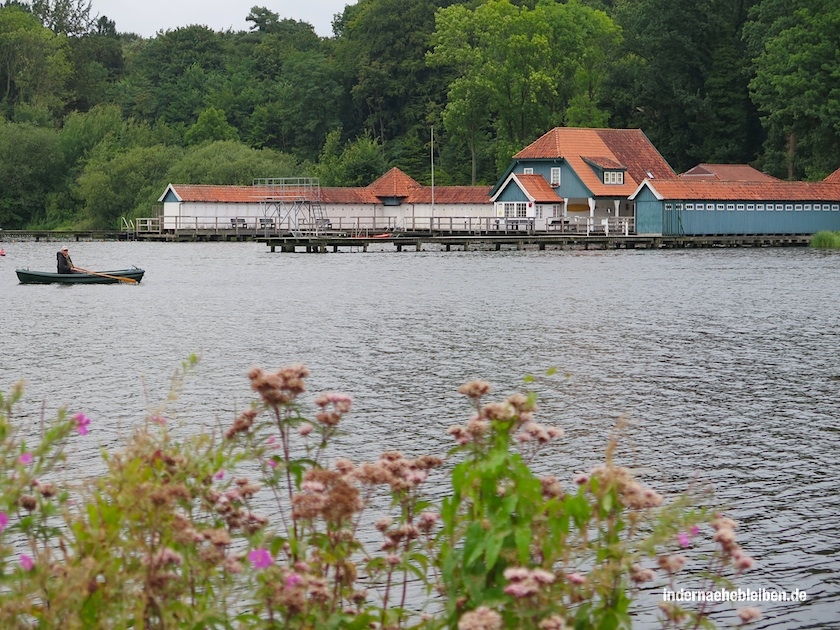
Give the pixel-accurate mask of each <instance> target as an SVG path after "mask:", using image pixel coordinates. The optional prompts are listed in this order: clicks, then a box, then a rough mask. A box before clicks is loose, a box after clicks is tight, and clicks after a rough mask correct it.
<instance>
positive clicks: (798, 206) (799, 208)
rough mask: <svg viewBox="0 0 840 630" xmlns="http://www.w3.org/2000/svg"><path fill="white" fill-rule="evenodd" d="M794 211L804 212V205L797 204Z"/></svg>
mask: <svg viewBox="0 0 840 630" xmlns="http://www.w3.org/2000/svg"><path fill="white" fill-rule="evenodd" d="M794 210H796V211H797V212H802V204H801V203H798V204H796V205H795V206H794Z"/></svg>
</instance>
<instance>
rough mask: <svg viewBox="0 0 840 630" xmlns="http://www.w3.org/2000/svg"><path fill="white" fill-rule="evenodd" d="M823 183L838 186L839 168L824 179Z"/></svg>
mask: <svg viewBox="0 0 840 630" xmlns="http://www.w3.org/2000/svg"><path fill="white" fill-rule="evenodd" d="M823 181H824V182H826V183H828V184H840V168H838V169H837V170H836V171H834V172H833V173H832V174H831V175H829V176H828V177H826V178H825V179H824V180H823Z"/></svg>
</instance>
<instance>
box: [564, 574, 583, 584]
mask: <svg viewBox="0 0 840 630" xmlns="http://www.w3.org/2000/svg"><path fill="white" fill-rule="evenodd" d="M566 579H567V580H569V582H571V583H572V584H584V583H585V582H586V578H585V577H583V576H582V575H581V574H580V573H569V574H568V575H567V576H566Z"/></svg>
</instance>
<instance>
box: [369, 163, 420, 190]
mask: <svg viewBox="0 0 840 630" xmlns="http://www.w3.org/2000/svg"><path fill="white" fill-rule="evenodd" d="M419 187H420V184H418V183H417V182H416V181H415V180H413V179H412V178H411V177H409V176H408V175H406V174H405V173H403V172H402V171H401V170H400V169H398V168H397V167H396V166H395V167H394V168H392V169H391V170H390V171H388V172H387V173H385V174H384V175H383V176H382V177H380V178H379V179H377V180H376V181H375V182H373V183H372V184H370V185H369V186H368V190H370V191H371V192H372V193H373V194H375V195H376V196H378V197H408V196H409V195H410V194H411V191H412V190H414V189H415V188H419Z"/></svg>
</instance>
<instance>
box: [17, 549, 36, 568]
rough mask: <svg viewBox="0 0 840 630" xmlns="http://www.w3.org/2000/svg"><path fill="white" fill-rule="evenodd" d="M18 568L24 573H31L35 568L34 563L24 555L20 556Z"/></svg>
mask: <svg viewBox="0 0 840 630" xmlns="http://www.w3.org/2000/svg"><path fill="white" fill-rule="evenodd" d="M20 566H21V568H22V569H23V570H24V571H31V570H32V567H34V566H35V561H34V560H33V559H32V558H31V557H30V556H27V555H26V554H25V553H22V554H20Z"/></svg>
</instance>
